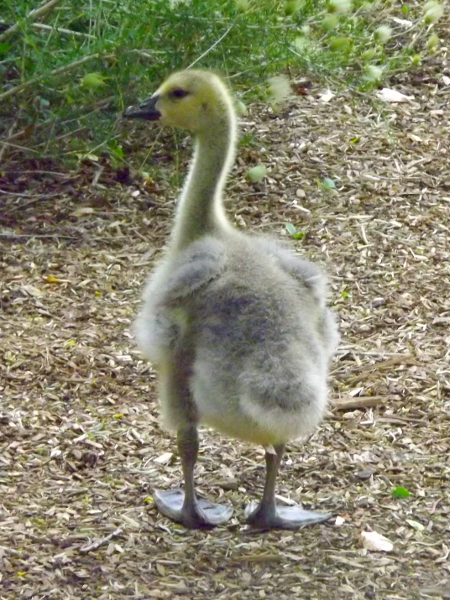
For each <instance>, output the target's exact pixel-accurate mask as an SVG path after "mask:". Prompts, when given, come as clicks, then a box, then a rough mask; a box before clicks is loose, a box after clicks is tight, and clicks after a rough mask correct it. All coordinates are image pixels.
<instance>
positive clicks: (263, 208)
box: [0, 52, 450, 600]
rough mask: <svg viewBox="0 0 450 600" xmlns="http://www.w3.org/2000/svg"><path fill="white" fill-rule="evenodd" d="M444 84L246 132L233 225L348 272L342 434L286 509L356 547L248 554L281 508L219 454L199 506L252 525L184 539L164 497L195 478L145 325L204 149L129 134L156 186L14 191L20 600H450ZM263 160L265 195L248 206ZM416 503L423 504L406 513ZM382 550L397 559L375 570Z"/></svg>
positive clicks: (109, 178) (449, 118) (442, 73)
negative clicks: (311, 511) (268, 509)
mask: <svg viewBox="0 0 450 600" xmlns="http://www.w3.org/2000/svg"><path fill="white" fill-rule="evenodd" d="M446 61H447V58H446V53H445V52H443V53H441V54H440V55H439V59H436V60H435V61H433V62H431V63H430V64H429V65H426V67H424V70H423V73H422V76H417V75H415V76H414V77H410V78H403V79H402V80H398V81H391V82H390V83H389V85H390V86H391V87H395V88H396V89H398V90H399V91H402V92H403V93H406V94H408V95H410V96H411V97H412V99H411V101H410V102H406V103H402V104H385V103H382V102H379V103H375V104H374V103H373V101H372V98H367V97H365V96H364V95H354V94H350V93H348V94H345V93H338V94H337V95H336V96H335V97H334V98H332V99H331V100H330V101H329V102H328V103H321V102H319V101H318V98H319V96H320V95H321V93H322V92H323V91H324V89H323V88H318V87H313V88H312V89H311V91H310V94H309V95H307V96H304V97H300V98H299V99H298V101H296V102H295V103H294V104H292V105H291V106H289V107H288V108H286V109H283V110H281V111H278V112H273V111H271V110H268V109H261V110H260V109H258V108H254V109H253V110H252V111H251V114H250V115H249V116H247V117H246V118H245V119H244V122H243V124H242V139H243V142H242V144H241V147H240V151H239V159H238V164H237V167H236V169H235V170H234V172H233V175H232V178H231V181H230V185H229V186H228V194H229V202H228V210H229V214H230V215H231V216H233V215H234V219H235V221H236V224H237V225H238V226H240V227H243V228H247V227H248V228H249V229H251V230H261V231H267V232H273V233H275V234H278V235H281V236H282V237H283V236H284V237H289V236H288V233H287V231H286V227H285V224H286V223H292V224H293V225H294V226H295V227H296V230H297V232H299V233H300V234H303V236H302V235H300V236H298V237H301V239H298V240H293V239H292V240H291V242H290V243H291V245H292V247H293V248H296V249H297V250H298V251H299V252H301V253H303V254H305V255H307V256H309V257H310V258H312V259H314V260H316V261H318V262H319V263H322V264H323V265H324V266H325V268H326V269H327V271H328V273H329V275H330V282H331V301H332V304H333V305H334V307H335V310H336V312H337V313H338V315H339V322H340V329H341V333H342V343H341V346H340V350H339V353H338V356H337V358H336V360H335V362H334V366H333V372H332V378H331V386H332V393H331V396H332V402H333V405H332V408H331V411H330V414H329V417H328V418H327V419H326V421H325V422H324V423H323V425H322V426H321V427H320V429H319V430H318V431H317V432H316V433H315V434H314V436H313V437H312V439H311V440H310V441H309V442H308V444H306V445H300V444H298V443H295V444H291V445H290V447H289V449H288V453H287V455H286V458H285V460H284V464H283V468H282V473H281V476H280V481H279V491H278V493H279V495H280V496H282V497H283V498H288V499H290V500H294V501H302V502H304V503H305V505H306V506H313V507H315V508H319V509H320V508H322V509H323V510H327V511H332V512H334V513H335V514H336V515H339V516H340V517H342V519H341V524H340V525H339V526H338V525H336V524H335V523H334V522H331V524H329V525H322V526H316V527H312V528H308V529H305V530H303V531H300V532H296V533H292V532H271V533H266V534H252V533H249V532H248V531H247V530H246V528H245V526H244V525H243V505H244V503H245V502H247V501H248V500H250V499H254V498H255V497H256V496H258V495H259V494H260V492H261V488H262V483H263V476H264V467H263V452H262V450H261V449H259V448H254V447H251V446H248V445H245V444H241V443H238V442H236V441H234V440H229V439H225V438H221V437H220V436H219V435H217V434H215V433H214V432H211V431H204V432H202V450H201V455H200V459H199V464H198V469H197V477H198V487H199V491H200V492H201V493H202V494H204V495H206V496H208V497H210V498H216V499H217V498H218V499H219V501H220V500H222V501H227V502H230V503H232V504H233V505H234V507H235V518H234V519H233V521H232V522H231V524H230V526H228V527H225V528H219V529H217V530H215V531H212V532H206V533H205V532H192V531H186V530H184V529H182V528H180V527H178V526H176V525H174V524H173V523H171V522H169V521H168V520H166V519H164V518H163V517H161V516H160V515H158V514H157V512H156V511H155V509H154V506H153V502H152V498H151V491H152V489H153V488H167V487H169V486H171V485H175V484H178V483H179V481H180V477H181V472H180V466H179V461H178V458H177V456H176V455H175V454H174V452H175V443H174V439H173V438H172V437H171V436H170V435H168V434H167V433H165V432H164V431H162V429H161V428H160V425H159V423H158V405H157V395H156V388H155V374H154V373H153V371H152V370H151V368H150V367H149V366H148V365H147V364H146V363H145V362H144V361H143V360H142V359H141V357H140V356H139V353H138V352H137V351H136V349H135V347H134V345H133V342H132V339H131V337H130V334H129V326H130V322H131V320H132V319H133V316H134V314H135V313H136V310H137V306H138V305H139V302H140V300H139V298H140V293H141V290H142V284H143V282H144V280H145V278H146V276H147V273H148V272H149V270H150V268H151V265H152V262H153V260H154V258H155V256H157V254H158V253H159V250H160V248H161V246H162V244H163V243H164V240H165V239H166V236H167V234H168V233H169V231H170V226H171V217H172V214H173V205H174V199H175V198H176V185H175V184H178V183H179V182H180V180H181V178H182V176H183V173H184V171H185V163H186V160H187V158H188V156H189V152H190V150H189V149H190V144H189V142H187V143H184V142H182V143H180V142H179V140H180V139H181V138H179V137H171V136H170V135H169V134H164V135H165V138H164V139H160V140H159V141H157V142H156V141H155V130H154V129H152V127H151V126H149V129H148V139H145V140H144V139H143V138H141V137H140V138H139V141H138V142H137V141H136V140H137V138H136V134H130V135H129V142H128V143H129V145H130V146H129V153H130V156H131V160H132V162H133V164H134V166H135V167H136V168H138V167H139V165H140V164H141V159H142V157H145V155H146V154H147V152H148V149H149V148H152V150H153V151H152V154H151V159H150V163H149V162H147V163H146V166H145V170H146V171H148V172H149V174H148V175H147V176H146V177H145V178H142V177H141V176H139V175H137V174H136V173H135V172H134V171H131V172H130V171H129V170H127V169H123V168H122V169H118V168H115V167H113V166H111V165H110V164H109V163H108V161H107V160H104V159H99V160H98V161H90V162H87V163H86V164H84V165H82V166H81V168H80V170H78V171H77V172H75V173H69V172H64V171H62V170H60V169H58V168H57V167H55V166H54V164H51V163H36V162H35V163H30V164H24V163H23V162H21V163H15V164H12V163H11V164H10V165H8V168H7V169H6V170H4V171H3V173H2V179H1V194H0V202H1V204H2V215H1V245H2V254H1V268H2V282H1V286H2V289H1V303H2V312H1V315H0V336H1V340H2V348H1V352H2V361H1V364H0V373H1V384H0V386H1V387H0V392H1V395H2V400H1V405H0V409H1V414H0V428H1V430H0V431H1V434H0V448H1V454H0V490H1V498H2V501H1V506H0V516H1V526H0V560H1V562H2V568H1V572H0V581H1V583H0V588H1V590H2V591H1V592H0V594H1V597H2V598H5V599H8V600H13V599H15V598H35V599H38V598H39V599H41V598H42V599H43V598H54V599H60V598H61V599H65V600H69V599H78V598H80V599H81V598H86V599H93V598H98V599H101V600H107V599H113V598H162V599H165V598H167V599H170V600H177V599H183V598H195V599H199V600H200V599H205V600H210V599H211V598H224V599H229V598H237V599H241V598H271V599H274V600H283V599H286V600H287V599H288V598H302V599H303V600H306V599H309V598H310V599H313V598H316V599H323V598H333V599H336V600H340V599H343V598H352V599H355V600H358V599H375V598H380V599H381V598H383V600H391V599H392V600H394V599H395V600H403V599H405V600H406V599H408V600H409V599H411V598H450V556H449V551H450V550H449V548H450V543H449V540H450V492H449V479H450V461H449V454H450V366H449V358H450V351H449V347H450V330H449V324H450V262H449V257H450V184H449V181H450V168H449V159H450V141H449V135H448V127H449V122H450V109H449V100H450V86H449V84H448V78H449V77H450V70H449V67H448V63H447V62H446ZM446 78H447V79H446ZM124 137H125V133H124ZM132 140H134V147H135V148H139V150H135V151H133V152H132V151H131V146H132ZM146 147H147V148H146ZM176 157H177V158H176ZM180 157H181V158H180ZM260 161H261V162H264V164H265V165H266V166H267V167H268V170H269V171H268V172H269V175H268V178H266V179H265V180H264V181H263V182H262V183H260V184H251V183H249V182H248V181H247V179H246V178H245V173H246V171H247V169H248V168H249V167H251V166H253V165H255V164H257V163H258V162H260ZM325 179H330V180H332V181H333V182H334V185H335V188H333V187H331V189H327V188H330V186H329V182H328V184H327V182H325V185H324V183H323V182H324V180H325ZM399 487H403V488H406V489H407V490H408V491H409V492H410V496H409V497H407V498H396V497H394V496H393V495H392V492H393V490H395V489H396V488H399ZM370 529H373V530H375V531H377V532H379V533H381V534H384V535H385V536H386V537H388V538H389V539H390V540H391V541H392V542H393V544H394V551H393V552H391V553H387V554H384V553H377V552H368V553H367V552H365V551H363V550H362V549H361V547H360V545H359V539H360V534H361V532H362V531H367V530H370Z"/></svg>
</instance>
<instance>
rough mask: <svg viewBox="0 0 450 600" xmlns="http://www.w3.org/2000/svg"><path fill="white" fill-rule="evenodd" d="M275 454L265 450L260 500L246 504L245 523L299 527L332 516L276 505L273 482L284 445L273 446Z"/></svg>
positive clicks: (268, 527)
mask: <svg viewBox="0 0 450 600" xmlns="http://www.w3.org/2000/svg"><path fill="white" fill-rule="evenodd" d="M275 452H276V454H272V453H270V452H266V469H267V473H266V483H265V485H264V492H263V496H262V499H261V502H260V504H259V505H258V506H256V507H255V503H251V504H249V505H248V506H247V508H246V511H245V516H246V517H247V523H249V524H250V525H252V526H253V527H255V528H256V529H299V528H301V527H305V526H306V525H313V524H315V523H322V522H323V521H328V519H330V518H331V517H332V515H331V514H329V513H328V514H322V513H316V512H313V511H310V510H303V509H302V508H301V507H300V506H278V507H277V505H276V502H275V483H276V479H277V474H278V469H279V466H280V463H281V458H282V456H283V453H284V445H283V444H280V445H279V446H275Z"/></svg>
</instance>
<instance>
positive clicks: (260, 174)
mask: <svg viewBox="0 0 450 600" xmlns="http://www.w3.org/2000/svg"><path fill="white" fill-rule="evenodd" d="M266 174H267V169H266V167H265V166H264V165H258V166H256V167H252V168H251V169H249V170H248V171H247V177H248V178H249V179H250V181H251V182H252V183H258V182H259V181H261V179H264V177H265V176H266Z"/></svg>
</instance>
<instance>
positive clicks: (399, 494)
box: [391, 485, 411, 498]
mask: <svg viewBox="0 0 450 600" xmlns="http://www.w3.org/2000/svg"><path fill="white" fill-rule="evenodd" d="M391 496H392V497H393V498H409V497H410V496H411V492H410V491H409V490H407V489H406V488H404V487H402V486H401V485H398V486H397V487H396V488H394V489H393V490H392V492H391Z"/></svg>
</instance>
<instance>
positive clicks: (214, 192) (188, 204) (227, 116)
mask: <svg viewBox="0 0 450 600" xmlns="http://www.w3.org/2000/svg"><path fill="white" fill-rule="evenodd" d="M226 108H227V109H228V110H226V112H224V114H221V115H220V118H218V119H216V120H215V121H214V126H213V127H211V128H210V130H208V131H205V132H203V133H202V134H201V135H198V136H197V138H196V142H195V152H194V159H193V162H192V165H191V168H190V170H189V175H188V177H187V180H186V184H185V186H184V189H183V193H182V194H181V198H180V201H179V204H178V208H177V213H176V216H175V227H174V230H173V237H172V244H171V247H172V250H174V251H175V252H178V251H181V250H183V248H185V247H186V246H187V245H188V244H190V243H191V242H193V241H194V240H196V239H198V238H200V237H202V236H204V235H208V234H209V233H213V234H214V233H216V234H217V233H220V232H221V231H224V230H225V231H227V230H230V229H232V225H231V223H230V222H229V221H228V219H227V217H226V214H225V210H224V207H223V188H224V186H225V181H226V177H227V175H228V172H229V170H230V168H231V165H232V163H233V159H234V152H235V145H236V125H235V119H234V115H233V113H232V109H231V107H226Z"/></svg>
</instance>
